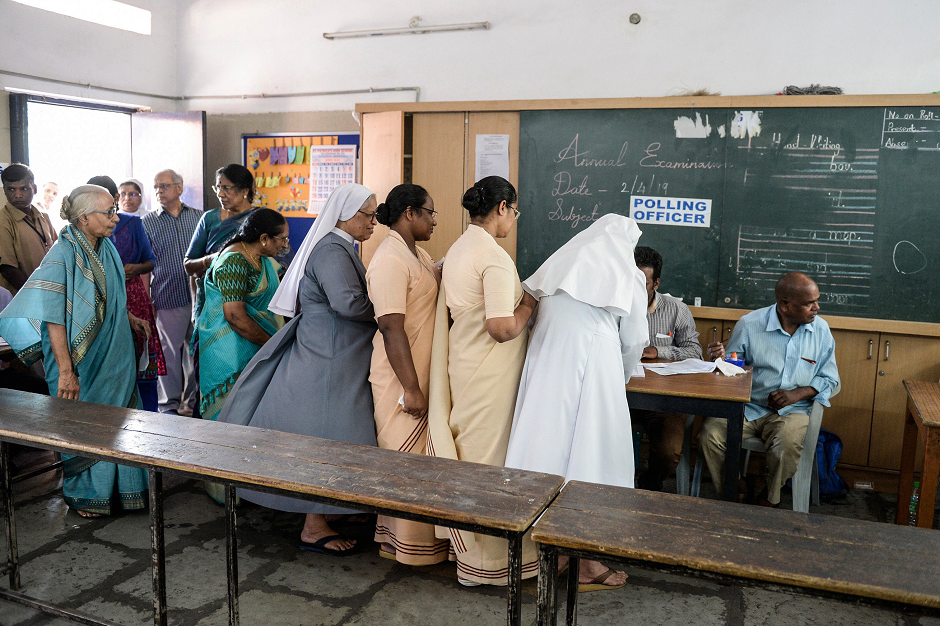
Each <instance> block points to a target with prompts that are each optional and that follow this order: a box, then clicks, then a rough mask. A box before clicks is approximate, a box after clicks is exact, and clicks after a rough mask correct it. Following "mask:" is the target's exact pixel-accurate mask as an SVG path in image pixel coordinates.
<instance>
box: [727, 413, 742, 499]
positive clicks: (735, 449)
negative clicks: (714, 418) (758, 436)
mask: <svg viewBox="0 0 940 626" xmlns="http://www.w3.org/2000/svg"><path fill="white" fill-rule="evenodd" d="M725 422H727V428H728V431H727V434H726V435H725V440H726V442H727V445H726V447H725V489H724V499H725V500H727V501H728V502H737V500H738V474H739V472H740V471H741V467H740V463H741V433H742V432H744V406H743V405H742V406H741V416H740V417H733V418H729V419H727V420H725Z"/></svg>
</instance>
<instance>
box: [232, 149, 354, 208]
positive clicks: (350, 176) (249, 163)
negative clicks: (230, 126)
mask: <svg viewBox="0 0 940 626" xmlns="http://www.w3.org/2000/svg"><path fill="white" fill-rule="evenodd" d="M242 163H243V164H244V165H245V166H246V167H247V168H248V169H250V170H251V172H252V173H253V174H254V176H255V188H256V189H255V200H254V203H253V204H254V206H256V207H266V208H269V209H274V210H275V211H278V212H279V213H283V214H284V216H285V217H288V218H315V217H316V216H317V214H319V210H320V209H321V208H322V207H323V204H324V203H325V202H326V199H327V197H329V194H330V192H331V191H332V190H333V188H334V187H335V186H337V185H340V184H342V183H354V182H358V180H359V133H348V132H347V133H274V134H267V135H242Z"/></svg>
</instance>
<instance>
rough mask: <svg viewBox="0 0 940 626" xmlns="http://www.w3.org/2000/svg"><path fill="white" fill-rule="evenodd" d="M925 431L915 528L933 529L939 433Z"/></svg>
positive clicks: (939, 464) (938, 463) (939, 454)
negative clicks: (922, 467) (922, 468)
mask: <svg viewBox="0 0 940 626" xmlns="http://www.w3.org/2000/svg"><path fill="white" fill-rule="evenodd" d="M925 431H926V432H924V470H923V472H921V475H920V503H919V504H918V506H917V527H918V528H933V511H934V505H935V504H936V502H937V475H938V474H940V432H938V431H937V430H936V429H934V428H927V429H925Z"/></svg>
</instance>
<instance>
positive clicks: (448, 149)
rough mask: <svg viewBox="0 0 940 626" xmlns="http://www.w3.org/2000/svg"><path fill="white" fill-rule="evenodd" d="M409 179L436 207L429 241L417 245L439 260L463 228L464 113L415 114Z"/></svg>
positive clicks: (464, 215)
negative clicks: (423, 189)
mask: <svg viewBox="0 0 940 626" xmlns="http://www.w3.org/2000/svg"><path fill="white" fill-rule="evenodd" d="M413 119H414V133H413V135H412V137H413V138H412V142H413V143H412V145H413V150H414V160H413V163H414V165H413V167H414V169H413V173H412V181H413V182H414V183H415V184H417V185H421V186H422V187H424V188H425V189H427V191H428V193H429V194H431V197H432V198H433V199H434V208H435V209H436V210H437V226H435V227H434V234H433V235H431V240H430V241H422V242H421V243H419V244H418V245H419V246H421V247H422V248H424V249H425V250H427V252H428V254H430V255H431V258H432V259H434V260H435V261H439V260H440V259H441V258H442V257H443V256H444V255H445V254H446V253H447V250H449V249H450V246H451V245H452V244H453V243H454V242H455V241H457V238H458V237H460V235H461V234H462V233H463V231H464V221H465V217H466V215H467V212H466V211H465V210H464V208H463V207H462V206H461V205H460V198H461V196H462V195H463V192H464V191H465V190H466V187H465V186H464V176H463V170H464V167H463V164H464V148H465V145H464V144H465V143H466V142H465V138H464V133H465V132H466V128H465V127H466V123H465V122H464V119H465V116H464V114H463V113H415V114H414V118H413Z"/></svg>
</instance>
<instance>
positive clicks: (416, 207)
mask: <svg viewBox="0 0 940 626" xmlns="http://www.w3.org/2000/svg"><path fill="white" fill-rule="evenodd" d="M408 208H409V209H418V210H421V211H427V212H428V213H430V214H431V219H434V218H436V217H437V211H435V210H434V209H429V208H428V207H426V206H410V207H408Z"/></svg>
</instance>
